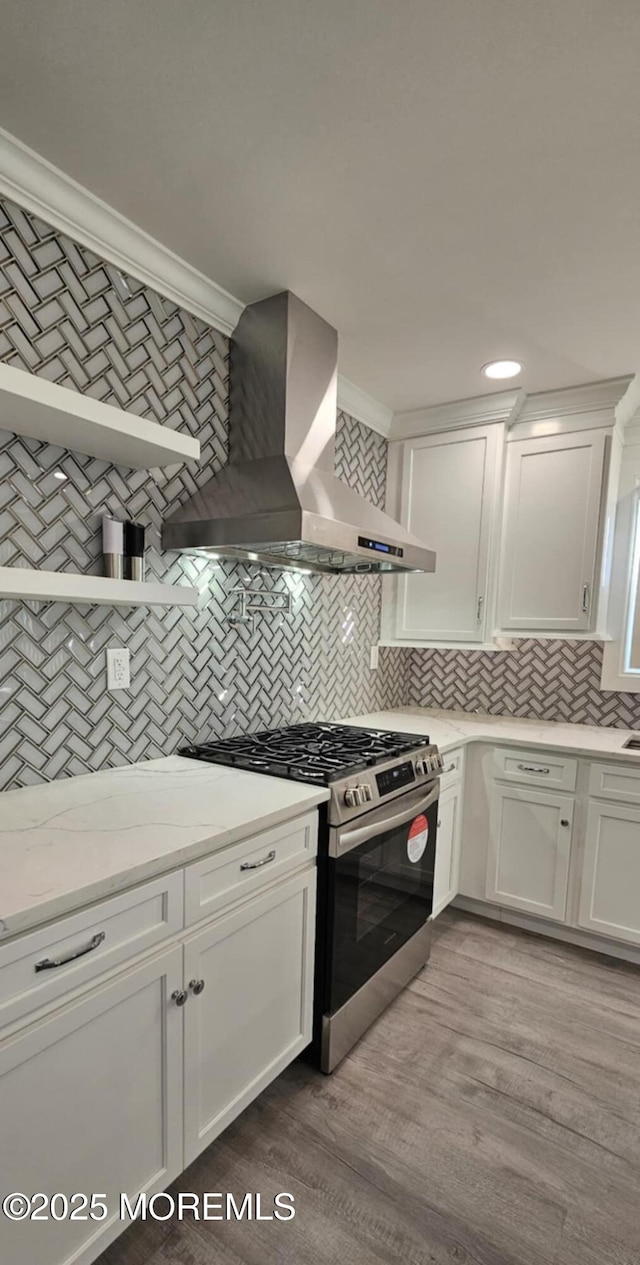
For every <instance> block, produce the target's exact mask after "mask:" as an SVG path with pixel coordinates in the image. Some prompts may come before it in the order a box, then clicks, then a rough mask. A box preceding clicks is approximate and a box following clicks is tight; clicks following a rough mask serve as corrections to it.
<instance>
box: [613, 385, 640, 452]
mask: <svg viewBox="0 0 640 1265" xmlns="http://www.w3.org/2000/svg"><path fill="white" fill-rule="evenodd" d="M615 419H616V430H617V432H618V434H619V436H620V438H621V440H622V442H623V443H626V444H631V443H632V444H637V443H638V442H639V440H640V373H637V374H636V375H635V377H634V378H632V379H631V381H630V382H629V384H628V386H627V389H626V391H625V392H624V395H621V397H620V399H619V400H618V403H617V404H616V408H615Z"/></svg>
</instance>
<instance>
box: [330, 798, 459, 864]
mask: <svg viewBox="0 0 640 1265" xmlns="http://www.w3.org/2000/svg"><path fill="white" fill-rule="evenodd" d="M439 794H440V784H439V782H436V785H435V786H434V788H433V790H432V791H431V792H430V793H429V794H428V795H426V796H424V795H415V796H412V804H411V807H410V808H405V809H404V810H403V812H401V813H391V814H389V816H388V817H386V816H385V817H382V818H380V817H378V814H377V813H376V820H375V821H372V822H368V823H367V824H366V825H364V826H350V827H348V828H347V829H346V830H345V829H344V828H343V829H342V830H340V831H338V839H337V844H338V847H337V852H336V853H335V855H338V856H343V854H344V853H345V852H350V851H351V849H352V848H357V847H358V845H359V844H361V843H367V842H368V840H369V839H375V837H376V835H383V834H385V833H386V831H387V830H393V828H394V827H395V826H402V825H403V824H404V822H405V821H412V820H413V818H414V817H417V816H418V815H419V814H420V813H422V812H424V810H425V808H430V807H431V805H432V804H435V802H436V800H437V798H438V796H439ZM331 851H332V855H334V853H333V850H331Z"/></svg>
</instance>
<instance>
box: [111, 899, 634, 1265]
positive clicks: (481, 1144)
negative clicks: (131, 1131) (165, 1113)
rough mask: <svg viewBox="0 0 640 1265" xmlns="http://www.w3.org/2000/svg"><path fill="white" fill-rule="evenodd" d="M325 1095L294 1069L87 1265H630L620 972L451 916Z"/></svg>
mask: <svg viewBox="0 0 640 1265" xmlns="http://www.w3.org/2000/svg"><path fill="white" fill-rule="evenodd" d="M434 930H435V939H434V947H433V952H432V956H431V960H430V962H429V964H428V966H427V967H426V968H425V970H424V971H423V972H422V973H421V974H420V975H419V976H418V977H417V978H416V980H415V981H414V982H413V983H412V984H411V985H410V987H409V988H408V989H407V990H406V991H405V992H404V993H403V994H402V996H401V997H399V998H398V999H397V1001H396V1002H395V1003H394V1005H393V1006H392V1007H391V1008H390V1009H389V1010H388V1011H387V1012H386V1014H385V1015H383V1016H382V1018H381V1019H380V1020H379V1021H378V1022H377V1023H376V1024H375V1025H374V1027H373V1028H372V1029H371V1030H370V1031H369V1033H368V1034H367V1035H366V1037H365V1038H364V1039H363V1040H362V1041H361V1042H360V1044H359V1045H358V1046H357V1048H356V1049H355V1050H354V1051H353V1053H352V1055H351V1056H350V1057H349V1058H348V1059H346V1060H345V1062H344V1063H343V1064H342V1066H341V1067H340V1068H339V1069H338V1070H337V1071H336V1072H335V1073H334V1074H333V1076H331V1077H324V1076H321V1075H320V1074H319V1073H317V1072H315V1071H313V1070H311V1069H310V1068H308V1067H307V1066H305V1065H304V1064H302V1063H296V1064H294V1065H293V1066H292V1067H291V1068H289V1069H288V1071H287V1072H285V1073H284V1075H283V1076H281V1077H280V1078H279V1079H278V1080H277V1081H276V1082H275V1084H274V1085H272V1086H271V1087H270V1088H269V1089H268V1090H267V1091H266V1092H265V1093H264V1094H263V1095H262V1096H261V1098H260V1099H259V1100H258V1101H257V1102H256V1103H254V1104H253V1105H252V1106H251V1107H250V1108H249V1110H248V1111H246V1112H245V1113H244V1115H243V1116H241V1118H240V1119H239V1120H237V1121H236V1122H235V1123H234V1124H233V1125H232V1126H231V1127H230V1128H229V1129H227V1131H226V1132H225V1133H224V1134H223V1135H222V1136H221V1137H220V1138H219V1139H218V1141H217V1142H215V1143H214V1144H213V1146H211V1147H210V1148H209V1149H208V1150H207V1151H206V1152H204V1154H203V1155H202V1156H201V1157H200V1158H199V1159H198V1160H197V1161H196V1162H195V1163H194V1164H193V1165H192V1166H191V1168H190V1169H188V1170H187V1172H186V1173H184V1174H183V1176H182V1177H181V1178H180V1179H179V1181H178V1182H177V1183H176V1186H175V1187H174V1189H175V1190H178V1189H179V1190H183V1191H195V1192H203V1191H223V1192H226V1191H230V1192H231V1193H233V1194H234V1195H236V1196H239V1195H240V1194H241V1193H244V1192H245V1191H253V1192H260V1193H261V1195H262V1197H263V1207H264V1206H266V1207H267V1211H271V1202H272V1199H273V1195H274V1194H275V1193H276V1192H277V1191H291V1192H292V1193H293V1194H294V1195H295V1206H296V1217H295V1219H294V1220H293V1221H289V1222H276V1221H274V1222H269V1221H265V1222H228V1223H227V1222H209V1223H206V1224H205V1223H203V1222H194V1221H192V1220H187V1221H183V1222H182V1223H180V1224H176V1223H171V1222H168V1223H165V1224H162V1225H160V1224H153V1223H148V1224H145V1225H142V1224H140V1225H135V1226H132V1227H131V1228H130V1229H129V1230H127V1231H126V1233H125V1234H124V1235H123V1236H122V1238H121V1239H120V1240H118V1241H117V1242H116V1243H115V1244H113V1245H112V1246H111V1247H110V1248H109V1249H108V1250H107V1251H106V1252H105V1253H104V1255H103V1256H102V1257H101V1258H100V1263H99V1265H275V1263H276V1262H277V1263H278V1265H391V1263H392V1262H393V1263H394V1265H395V1263H396V1262H403V1265H427V1263H431V1262H433V1263H435V1265H472V1263H473V1265H640V970H639V969H638V968H637V967H633V966H630V965H627V964H626V963H622V962H619V961H617V960H614V959H612V958H605V957H602V956H600V955H598V954H595V953H591V952H588V951H586V950H582V949H577V948H574V947H572V946H569V945H564V944H561V943H558V942H557V941H550V940H546V939H543V938H542V937H538V936H534V935H531V934H529V933H526V932H521V931H518V930H515V929H513V928H507V927H505V926H499V925H498V924H494V923H490V922H486V921H484V920H482V919H479V918H475V917H473V916H472V915H469V914H463V913H459V912H451V911H447V912H446V913H445V914H443V915H442V916H441V918H440V919H438V922H437V923H436V924H435V928H434Z"/></svg>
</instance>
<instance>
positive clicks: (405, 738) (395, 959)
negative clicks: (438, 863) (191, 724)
mask: <svg viewBox="0 0 640 1265" xmlns="http://www.w3.org/2000/svg"><path fill="white" fill-rule="evenodd" d="M180 754H181V755H186V756H189V757H191V758H192V759H194V758H195V759H200V760H209V761H211V762H213V763H219V764H230V765H234V766H235V767H236V768H241V769H247V770H251V771H254V772H258V773H266V774H269V775H270V776H272V777H286V778H291V779H293V780H294V781H301V782H309V783H312V784H314V785H326V786H328V787H329V791H330V798H329V802H328V804H326V805H321V814H320V835H319V846H318V910H317V940H316V977H315V997H314V1039H313V1044H312V1047H311V1049H310V1052H309V1053H310V1057H311V1058H312V1059H313V1061H314V1062H315V1063H316V1064H317V1066H319V1067H320V1068H321V1069H322V1071H324V1072H331V1071H333V1069H334V1067H336V1066H337V1064H338V1063H339V1062H340V1061H341V1059H343V1058H344V1056H345V1055H346V1054H347V1053H348V1051H349V1050H350V1049H351V1048H352V1046H353V1045H354V1044H355V1042H356V1041H357V1040H358V1038H359V1037H360V1036H362V1034H363V1032H365V1031H366V1029H367V1028H368V1027H369V1025H370V1024H371V1023H372V1022H373V1020H374V1019H376V1018H377V1017H378V1015H380V1014H381V1013H382V1011H383V1010H384V1009H385V1008H386V1007H387V1006H388V1004H389V1002H390V1001H391V1000H392V999H393V998H394V997H395V996H396V995H397V994H398V993H399V992H400V991H401V990H402V989H403V988H404V986H405V985H406V984H407V983H408V982H409V980H410V979H412V978H413V976H414V975H415V974H416V973H417V972H418V971H419V970H420V969H421V967H423V966H424V964H425V963H426V961H427V959H428V957H429V950H430V939H431V925H430V917H431V910H432V903H433V878H434V868H435V847H436V831H437V817H438V793H439V776H440V772H441V770H442V759H441V756H440V753H439V752H438V749H437V747H435V746H433V745H432V744H431V743H430V742H429V739H428V738H426V737H424V738H421V737H420V736H419V735H416V734H402V733H390V732H387V731H386V730H374V729H360V728H358V727H356V726H348V725H331V724H316V725H312V724H303V725H291V726H289V727H287V728H285V729H275V730H266V731H264V732H262V733H256V734H250V735H248V736H247V737H241V738H229V739H221V740H220V741H213V742H208V743H203V744H201V745H198V746H190V747H183V748H182V749H181V752H180Z"/></svg>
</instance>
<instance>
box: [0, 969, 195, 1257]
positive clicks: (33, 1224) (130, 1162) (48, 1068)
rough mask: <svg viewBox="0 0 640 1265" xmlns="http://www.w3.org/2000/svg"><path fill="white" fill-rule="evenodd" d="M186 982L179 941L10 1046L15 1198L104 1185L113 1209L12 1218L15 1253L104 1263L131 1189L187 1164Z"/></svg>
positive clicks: (2, 1118)
mask: <svg viewBox="0 0 640 1265" xmlns="http://www.w3.org/2000/svg"><path fill="white" fill-rule="evenodd" d="M181 987H182V948H181V947H176V948H173V949H171V950H169V951H168V952H165V953H162V954H159V955H158V956H157V957H155V959H153V960H152V961H150V962H148V963H147V964H145V965H143V966H140V967H139V968H138V969H136V970H132V971H131V972H130V973H128V974H126V975H122V976H120V977H119V978H118V979H117V980H115V981H114V982H113V983H111V984H108V985H106V986H104V987H102V988H97V989H95V991H93V992H92V993H91V994H90V995H89V996H85V997H84V998H83V999H82V1000H80V1001H77V1002H75V1003H71V1004H69V1005H68V1006H66V1007H64V1008H63V1009H61V1010H58V1011H56V1012H55V1014H53V1015H52V1016H51V1017H49V1018H48V1019H45V1020H43V1021H42V1022H40V1023H36V1024H34V1025H31V1026H29V1027H27V1028H26V1029H24V1030H23V1032H22V1033H20V1034H19V1035H18V1036H16V1037H14V1038H12V1039H8V1040H7V1041H5V1042H4V1043H3V1044H2V1046H0V1122H1V1127H2V1139H3V1141H2V1146H1V1147H0V1191H2V1194H3V1196H4V1195H7V1194H10V1193H11V1192H12V1191H16V1192H17V1191H21V1192H24V1193H25V1194H27V1195H30V1196H32V1195H34V1194H35V1193H36V1192H39V1191H42V1192H44V1194H45V1195H47V1196H52V1195H54V1194H56V1193H57V1192H61V1193H62V1194H63V1195H66V1196H67V1197H70V1196H72V1195H73V1194H75V1193H76V1192H84V1193H86V1194H90V1193H94V1192H95V1193H99V1194H101V1195H102V1196H103V1197H104V1202H105V1203H106V1205H107V1209H108V1216H107V1218H106V1219H105V1220H99V1221H98V1220H91V1219H86V1220H68V1219H64V1220H53V1219H52V1217H51V1211H50V1210H49V1209H44V1210H43V1211H45V1212H48V1215H49V1219H48V1220H34V1221H30V1220H25V1221H20V1222H11V1221H9V1220H7V1219H6V1218H3V1219H2V1224H1V1225H0V1245H1V1251H0V1257H1V1259H2V1260H3V1261H7V1262H9V1261H10V1262H11V1265H71V1263H72V1262H73V1265H84V1262H89V1261H93V1260H94V1259H95V1257H96V1256H97V1255H98V1253H99V1252H100V1251H102V1249H103V1248H104V1247H105V1246H106V1244H107V1243H108V1242H109V1241H110V1240H111V1239H113V1238H115V1237H116V1236H117V1235H118V1234H119V1233H121V1231H122V1229H123V1228H124V1226H123V1223H122V1222H121V1221H120V1220H119V1198H118V1196H119V1193H120V1192H125V1193H127V1194H129V1195H131V1196H133V1195H135V1194H136V1193H137V1192H139V1191H147V1192H153V1191H156V1190H162V1189H164V1188H165V1187H166V1186H167V1185H168V1184H169V1183H170V1182H171V1181H172V1180H173V1178H174V1177H176V1176H177V1175H178V1173H179V1172H180V1171H181V1169H182V1167H183V1138H182V1092H183V1076H182V1017H181V1011H180V1009H179V1008H178V1007H177V1006H176V1005H175V1003H174V1002H172V1000H171V995H172V993H173V992H174V990H177V989H180V988H181ZM74 1208H75V1209H76V1210H77V1211H78V1212H79V1213H82V1212H83V1209H82V1208H81V1207H80V1206H79V1204H77V1203H76V1204H74ZM55 1211H56V1213H58V1214H59V1213H60V1211H61V1205H59V1204H56V1205H55ZM84 1214H85V1216H87V1217H88V1216H89V1213H88V1210H86V1209H85V1210H84Z"/></svg>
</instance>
